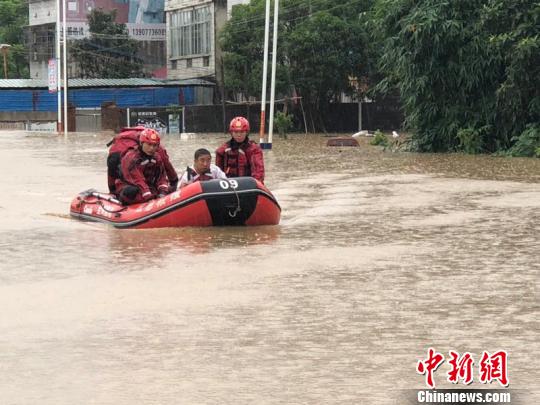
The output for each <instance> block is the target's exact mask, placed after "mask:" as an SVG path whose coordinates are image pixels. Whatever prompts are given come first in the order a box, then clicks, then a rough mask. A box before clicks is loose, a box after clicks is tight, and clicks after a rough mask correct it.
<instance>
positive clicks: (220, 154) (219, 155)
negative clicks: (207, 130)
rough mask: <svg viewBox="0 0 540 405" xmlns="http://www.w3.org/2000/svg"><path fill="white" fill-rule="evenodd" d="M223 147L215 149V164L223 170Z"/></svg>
mask: <svg viewBox="0 0 540 405" xmlns="http://www.w3.org/2000/svg"><path fill="white" fill-rule="evenodd" d="M224 153H225V148H224V147H223V146H220V147H219V148H217V149H216V166H217V167H219V168H220V169H221V170H223V171H225V167H224V165H225V159H224Z"/></svg>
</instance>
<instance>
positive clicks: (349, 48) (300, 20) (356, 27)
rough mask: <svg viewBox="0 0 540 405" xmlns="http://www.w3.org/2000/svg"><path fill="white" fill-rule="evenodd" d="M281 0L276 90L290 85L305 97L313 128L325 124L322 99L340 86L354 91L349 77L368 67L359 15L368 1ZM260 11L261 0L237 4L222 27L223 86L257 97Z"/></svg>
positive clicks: (363, 72) (336, 92)
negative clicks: (229, 18) (241, 4)
mask: <svg viewBox="0 0 540 405" xmlns="http://www.w3.org/2000/svg"><path fill="white" fill-rule="evenodd" d="M280 4H281V5H280V17H279V24H280V25H279V34H278V36H279V38H278V55H277V61H278V66H277V74H276V76H277V78H276V79H277V80H276V93H278V94H283V95H287V94H291V93H292V91H293V89H294V90H295V91H296V92H297V93H299V94H300V95H301V96H302V97H303V98H304V101H305V103H306V107H307V110H308V115H310V116H311V120H310V121H311V122H314V130H320V129H323V130H324V123H323V118H324V117H323V116H324V114H325V111H326V107H327V105H328V104H329V103H330V102H333V101H335V100H336V99H337V98H338V97H339V96H340V95H341V94H342V93H343V92H352V91H353V89H352V86H351V84H352V80H351V79H354V78H360V77H363V78H365V77H368V76H369V75H370V72H371V70H372V65H373V64H372V61H371V59H370V55H371V54H370V45H369V37H368V35H367V24H366V22H365V20H364V19H363V15H364V13H365V12H366V11H367V10H369V7H370V5H371V1H370V0H364V1H358V0H352V1H348V2H345V3H341V4H337V5H336V3H335V2H334V1H330V0H311V1H305V0H284V1H282V2H281V3H280ZM264 11H265V0H252V1H251V3H250V4H249V5H243V6H236V7H235V8H233V15H232V18H231V20H230V21H229V22H228V23H227V25H226V26H225V28H224V30H223V31H222V33H221V46H222V49H223V50H224V51H225V57H224V62H225V82H226V84H227V87H228V88H229V89H231V90H233V91H235V92H240V93H243V94H245V95H248V96H253V97H255V98H257V99H258V98H259V97H260V93H261V81H262V70H263V69H262V63H263V51H264V49H263V46H264V19H265V16H264ZM271 29H272V28H271ZM269 70H270V69H269ZM364 81H365V80H364Z"/></svg>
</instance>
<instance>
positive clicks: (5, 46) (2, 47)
mask: <svg viewBox="0 0 540 405" xmlns="http://www.w3.org/2000/svg"><path fill="white" fill-rule="evenodd" d="M9 48H11V45H9V44H0V50H1V51H2V55H4V79H7V53H8V50H9Z"/></svg>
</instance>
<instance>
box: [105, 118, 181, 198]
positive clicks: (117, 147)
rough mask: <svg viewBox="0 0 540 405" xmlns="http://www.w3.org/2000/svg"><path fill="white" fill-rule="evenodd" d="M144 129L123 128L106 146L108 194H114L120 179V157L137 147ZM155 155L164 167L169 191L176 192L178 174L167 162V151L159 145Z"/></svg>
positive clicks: (169, 162) (168, 161)
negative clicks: (107, 151) (117, 180)
mask: <svg viewBox="0 0 540 405" xmlns="http://www.w3.org/2000/svg"><path fill="white" fill-rule="evenodd" d="M145 129H146V128H145V127H133V128H123V129H122V130H121V131H120V133H119V134H118V135H116V137H115V138H114V139H113V140H112V141H111V142H110V143H108V144H107V146H111V148H110V149H109V156H108V157H107V183H108V185H109V192H110V193H112V194H115V193H116V185H115V182H116V179H119V178H120V162H121V160H122V157H123V156H124V155H125V154H126V152H128V150H130V149H136V148H138V147H139V136H140V135H141V132H142V131H144V130H145ZM156 153H158V154H159V155H160V157H161V160H162V161H163V165H164V166H165V173H166V174H167V178H168V180H169V186H170V191H174V190H176V187H177V185H178V174H177V173H176V170H174V167H173V165H172V164H171V161H170V160H169V155H168V154H167V151H166V150H165V148H164V147H163V146H162V145H160V146H159V148H158V150H157V152H156Z"/></svg>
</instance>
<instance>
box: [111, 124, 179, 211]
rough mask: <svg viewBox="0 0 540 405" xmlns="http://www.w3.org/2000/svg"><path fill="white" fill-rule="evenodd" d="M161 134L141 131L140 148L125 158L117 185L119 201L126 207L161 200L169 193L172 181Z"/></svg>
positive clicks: (146, 130) (127, 154) (132, 150)
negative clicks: (160, 198) (168, 176)
mask: <svg viewBox="0 0 540 405" xmlns="http://www.w3.org/2000/svg"><path fill="white" fill-rule="evenodd" d="M159 143H160V138H159V134H158V133H157V132H156V131H155V130H153V129H150V128H146V129H144V130H143V131H141V134H140V136H139V147H137V148H134V149H130V150H128V151H127V152H126V153H125V154H124V156H123V157H122V162H121V164H120V170H121V174H122V177H121V178H120V179H117V180H116V182H115V186H116V193H117V195H118V198H120V200H121V201H122V202H123V203H124V204H135V203H140V202H144V201H148V200H151V199H153V198H156V197H162V196H164V195H165V194H167V193H168V192H169V189H170V188H169V182H168V180H167V175H166V174H165V166H164V164H163V160H162V158H161V155H160V154H159V153H157V151H158V148H159Z"/></svg>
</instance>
